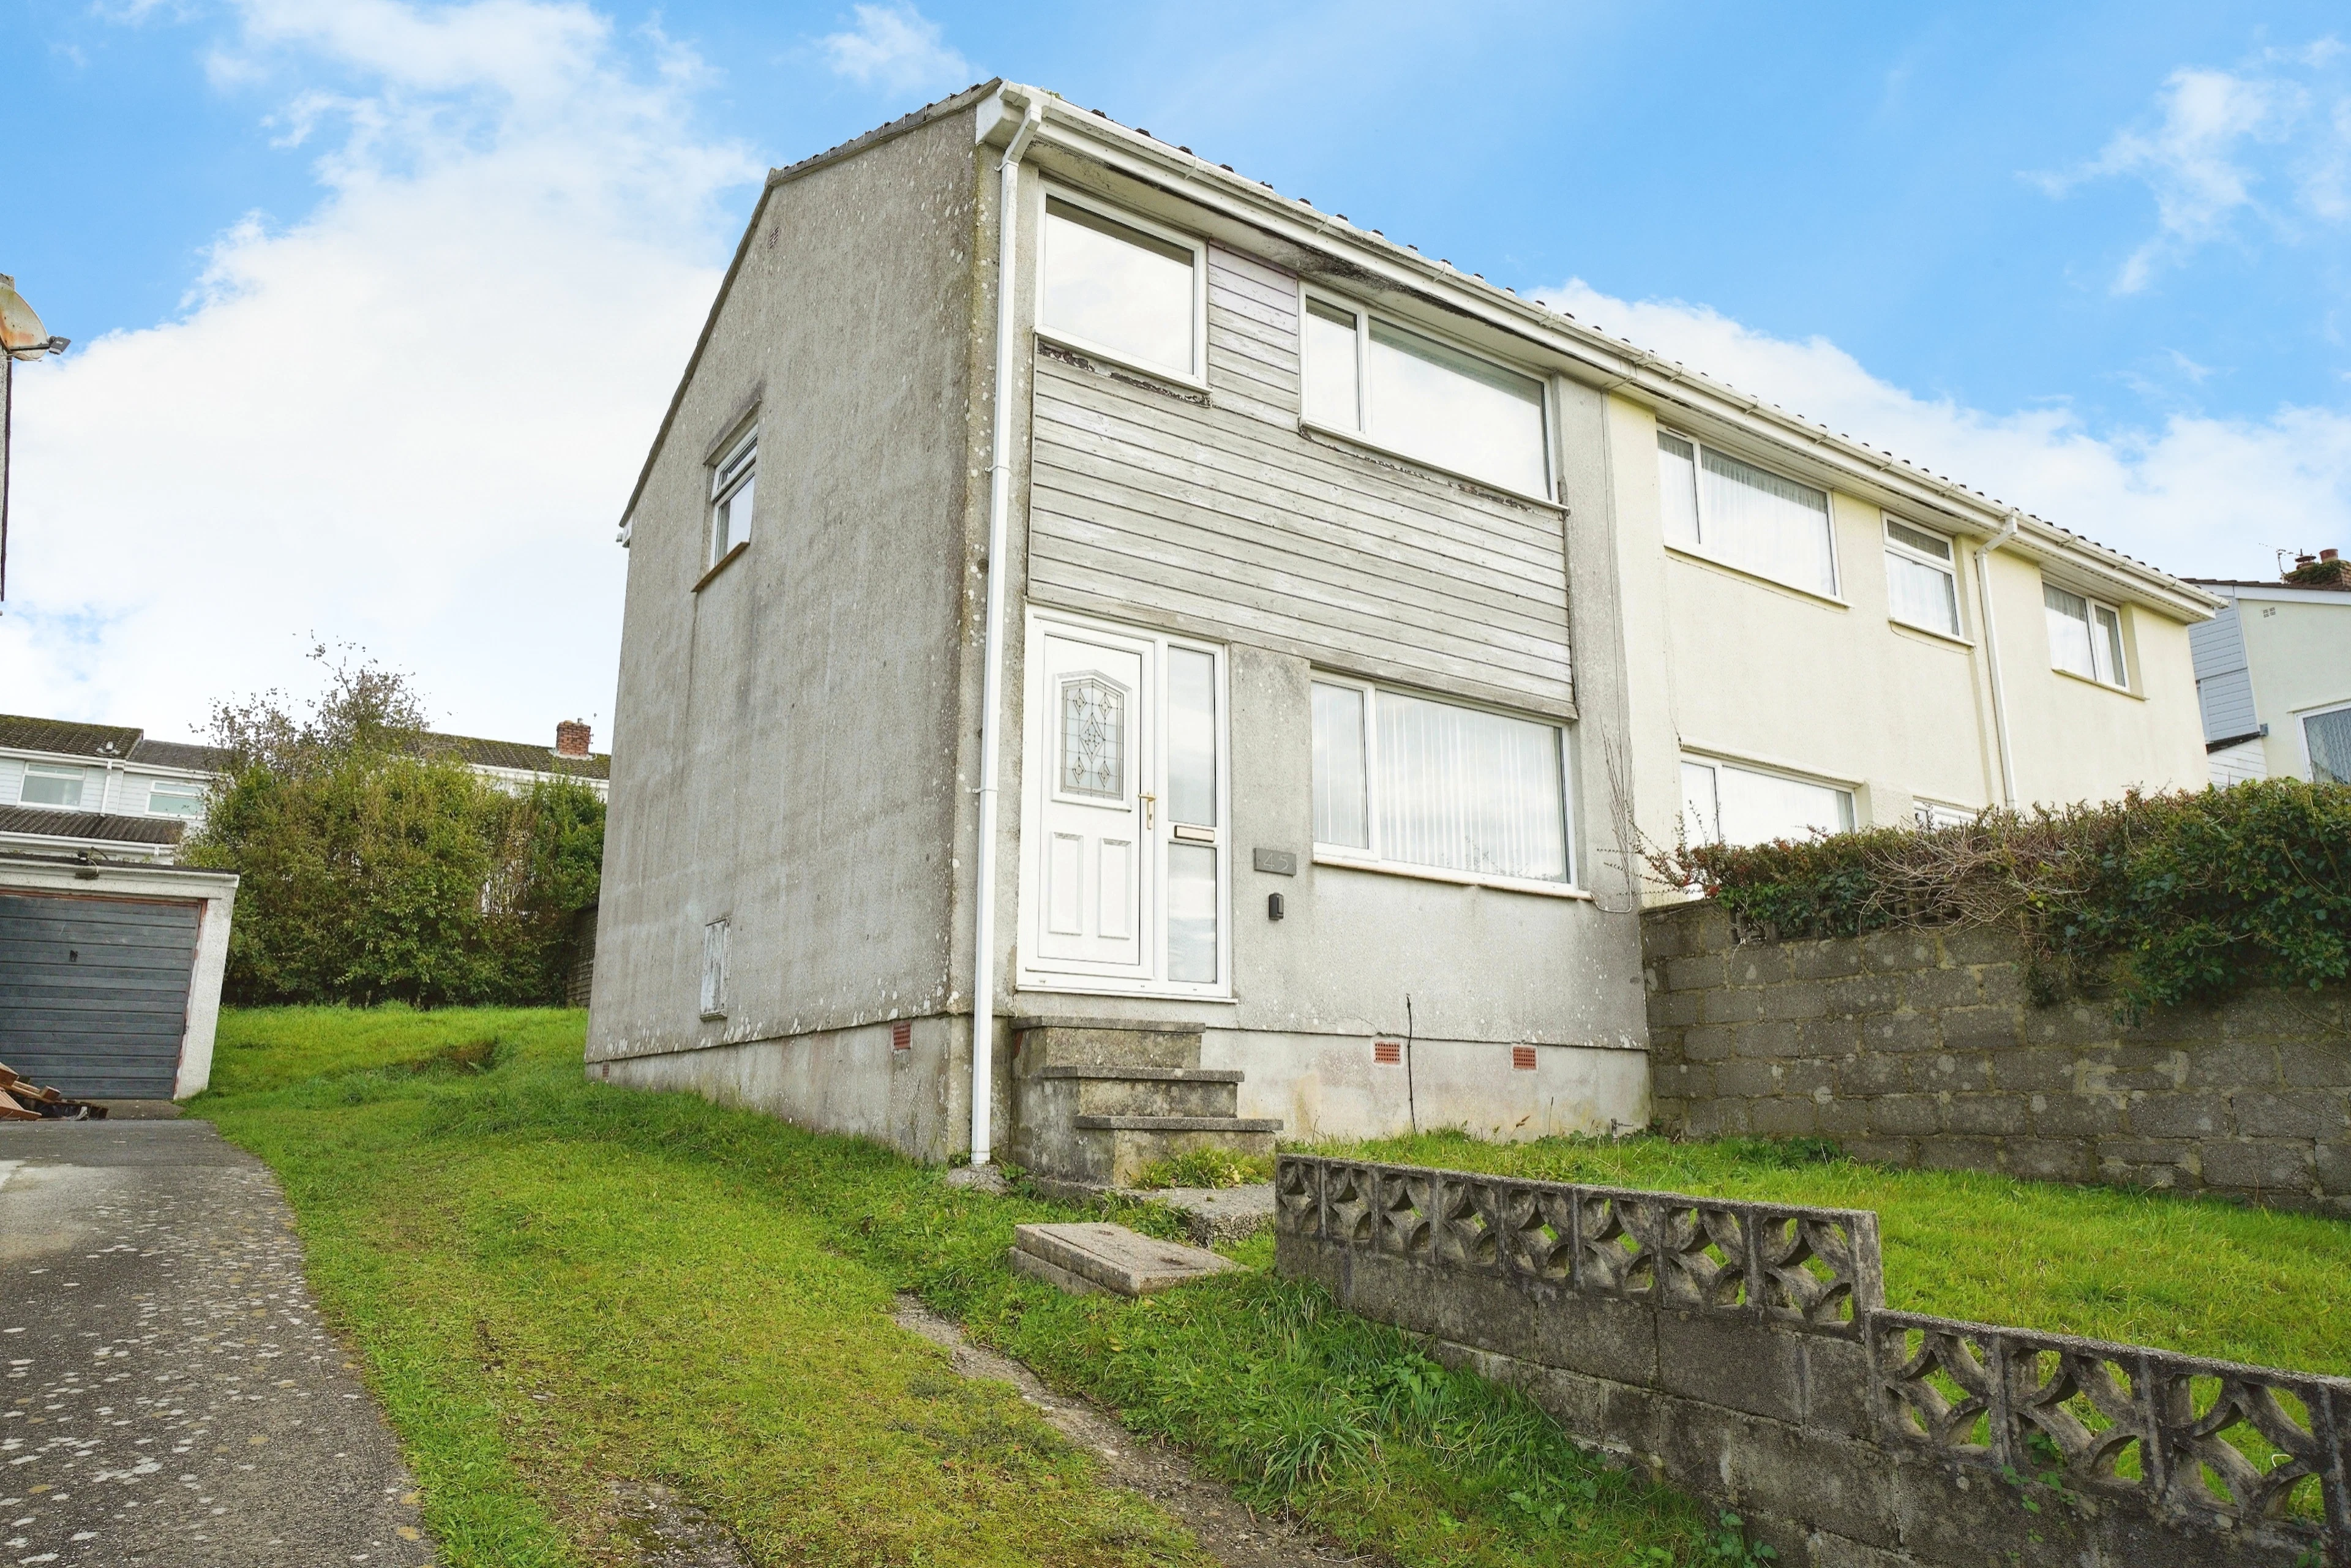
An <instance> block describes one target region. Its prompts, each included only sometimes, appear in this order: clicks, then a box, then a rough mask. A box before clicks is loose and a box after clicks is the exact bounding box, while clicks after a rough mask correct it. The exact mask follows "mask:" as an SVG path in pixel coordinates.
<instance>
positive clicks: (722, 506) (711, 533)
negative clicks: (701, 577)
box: [702, 421, 759, 572]
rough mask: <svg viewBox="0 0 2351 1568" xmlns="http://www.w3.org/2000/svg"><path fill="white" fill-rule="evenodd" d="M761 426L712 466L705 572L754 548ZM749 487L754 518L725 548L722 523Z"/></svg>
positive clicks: (728, 445)
mask: <svg viewBox="0 0 2351 1568" xmlns="http://www.w3.org/2000/svg"><path fill="white" fill-rule="evenodd" d="M758 479H759V426H758V422H757V421H754V422H753V423H750V424H749V425H747V426H746V427H745V428H744V429H743V431H742V432H741V434H737V436H736V437H735V438H734V439H733V440H731V441H729V442H727V443H726V445H725V446H724V447H722V448H720V455H719V456H718V458H717V459H716V461H715V462H713V463H712V464H711V465H710V487H709V495H710V499H709V504H708V505H707V506H706V507H705V508H704V510H703V517H702V568H703V570H704V571H705V572H711V571H716V570H718V569H719V568H720V567H721V566H724V565H725V564H726V562H728V561H730V560H732V559H735V557H737V556H738V555H740V554H742V553H743V551H745V550H747V549H750V548H751V539H752V538H753V534H752V531H751V524H752V523H753V522H755V521H756V520H757V518H758V510H759V504H758ZM747 486H748V487H750V489H751V494H752V501H751V514H750V516H749V517H746V518H745V519H744V532H743V534H742V537H741V538H733V539H731V540H730V542H728V543H727V544H726V545H725V546H724V547H722V546H721V545H720V543H719V539H718V519H719V518H720V517H722V516H730V515H731V514H728V513H727V510H726V508H727V507H728V505H729V503H731V502H732V501H733V500H734V499H735V497H737V496H739V495H741V494H742V493H743V491H744V489H745V488H746V487H747Z"/></svg>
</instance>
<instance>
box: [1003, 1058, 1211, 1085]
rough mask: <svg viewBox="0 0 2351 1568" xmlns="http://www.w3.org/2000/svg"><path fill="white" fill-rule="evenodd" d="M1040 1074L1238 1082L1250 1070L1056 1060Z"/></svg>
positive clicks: (1070, 1076)
mask: <svg viewBox="0 0 2351 1568" xmlns="http://www.w3.org/2000/svg"><path fill="white" fill-rule="evenodd" d="M1037 1076H1038V1077H1040V1078H1092V1079H1106V1080H1110V1081H1113V1082H1119V1081H1124V1082H1134V1083H1240V1082H1246V1081H1247V1080H1248V1078H1249V1074H1248V1073H1246V1072H1244V1071H1241V1070H1240V1069H1239V1068H1238V1067H1113V1066H1107V1065H1102V1064H1099V1063H1095V1062H1088V1061H1065V1062H1057V1063H1055V1064H1054V1065H1052V1066H1050V1067H1044V1068H1040V1069H1039V1070H1038V1072H1037Z"/></svg>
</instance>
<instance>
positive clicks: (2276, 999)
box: [1641, 904, 2351, 1216]
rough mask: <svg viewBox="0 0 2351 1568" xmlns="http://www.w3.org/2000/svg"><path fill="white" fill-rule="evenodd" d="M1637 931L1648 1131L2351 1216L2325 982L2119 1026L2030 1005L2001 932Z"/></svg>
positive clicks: (2346, 1024)
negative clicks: (1814, 936)
mask: <svg viewBox="0 0 2351 1568" xmlns="http://www.w3.org/2000/svg"><path fill="white" fill-rule="evenodd" d="M1641 936H1642V949H1643V958H1644V963H1645V967H1646V974H1647V978H1648V1008H1649V1045H1650V1052H1651V1069H1650V1071H1651V1086H1652V1090H1653V1093H1654V1102H1653V1103H1654V1104H1655V1107H1656V1118H1657V1121H1658V1122H1659V1123H1660V1124H1663V1125H1666V1126H1668V1127H1671V1128H1674V1129H1676V1130H1677V1131H1682V1132H1687V1133H1690V1134H1696V1135H1698V1136H1708V1137H1710V1136H1718V1135H1740V1134H1757V1135H1762V1136H1767V1137H1790V1136H1803V1135H1820V1136H1825V1137H1832V1138H1834V1139H1836V1140H1837V1141H1838V1142H1840V1143H1841V1144H1843V1145H1844V1147H1845V1149H1846V1150H1847V1152H1849V1153H1852V1154H1855V1155H1860V1156H1861V1157H1863V1158H1865V1159H1871V1160H1877V1161H1881V1162H1883V1163H1886V1164H1888V1165H1897V1166H1940V1167H1946V1168H1949V1167H1961V1168H1970V1169H1977V1170H2001V1171H2007V1172H2010V1173H2011V1174H2013V1175H2016V1176H2034V1177H2041V1178H2044V1179H2057V1180H2064V1181H2082V1182H2090V1181H2097V1182H2113V1183H2118V1184H2125V1185H2130V1186H2149V1187H2158V1188H2165V1189H2168V1190H2172V1191H2179V1192H2208V1193H2212V1194H2215V1195H2218V1196H2222V1197H2234V1198H2244V1199H2251V1200H2253V1201H2256V1202H2260V1203H2264V1204H2268V1205H2271V1206H2273V1207H2293V1208H2307V1209H2315V1210H2317V1211H2319V1212H2322V1213H2331V1214H2338V1215H2345V1216H2351V993H2346V991H2344V990H2343V988H2330V989H2327V990H2323V991H2257V992H2253V993H2250V994H2248V995H2246V996H2243V997H2240V998H2236V999H2234V1000H2231V1001H2229V1002H2225V1003H2222V1004H2221V1005H2220V1006H2218V1007H2210V1008H2174V1009H2165V1010H2164V1011H2163V1012H2161V1013H2159V1014H2158V1015H2157V1016H2156V1017H2155V1018H2152V1019H2148V1020H2147V1022H2146V1023H2144V1024H2141V1025H2138V1026H2137V1027H2134V1028H2127V1029H2126V1028H2125V1027H2123V1026H2121V1025H2120V1024H2118V1023H2116V1021H2115V1018H2114V1015H2113V1012H2112V1010H2111V1009H2109V1008H2107V1007H2106V1006H2105V1005H2104V1004H2103V1003H2097V1002H2081V1001H2069V1002H2064V1003H2061V1004H2059V1005H2057V1006H2054V1007H2035V1006H2033V1005H2032V1002H2031V1000H2030V999H2029V998H2028V996H2027V994H2026V988H2025V982H2024V964H2023V959H2022V955H2021V954H2020V953H2019V951H2018V949H2017V946H2016V941H2015V938H2014V937H2013V936H2011V935H2010V934H2008V933H2006V932H2003V931H1998V930H1991V929H1986V928H1981V927H1978V928H1970V929H1958V928H1954V929H1950V930H1944V931H1880V932H1875V933H1873V934H1871V935H1870V936H1864V937H1858V938H1853V937H1847V938H1841V939H1836V940H1832V941H1805V942H1776V941H1764V940H1748V941H1741V940H1740V933H1739V932H1738V931H1736V930H1734V929H1733V926H1732V924H1731V921H1730V917H1729V915H1728V914H1727V913H1726V912H1725V911H1723V910H1722V909H1721V908H1719V907H1718V906H1715V905H1711V904H1689V905H1684V906H1681V907H1678V908H1672V909H1666V910H1658V911H1652V912H1651V913H1649V914H1647V915H1644V916H1643V917H1642V922H1641Z"/></svg>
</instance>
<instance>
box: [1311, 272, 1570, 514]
mask: <svg viewBox="0 0 2351 1568" xmlns="http://www.w3.org/2000/svg"><path fill="white" fill-rule="evenodd" d="M1304 403H1305V413H1306V418H1307V421H1308V423H1312V424H1319V425H1322V426H1324V427H1326V428H1328V429H1332V430H1343V431H1352V432H1353V433H1354V434H1358V435H1361V436H1363V437H1364V438H1365V439H1366V440H1369V441H1373V442H1375V443H1377V444H1380V445H1382V446H1384V447H1387V448H1389V449H1390V450H1392V451H1395V452H1397V453H1400V454H1402V455H1405V456H1406V457H1417V458H1419V459H1420V460H1421V461H1423V462H1425V463H1432V464H1435V465H1437V466H1438V467H1440V468H1448V469H1451V470H1452V471H1453V472H1454V473H1457V474H1462V475H1466V476H1468V477H1470V478H1472V479H1483V480H1485V481H1487V482H1488V483H1489V484H1493V485H1499V486H1502V487H1503V488H1504V489H1508V490H1515V491H1517V492H1519V493H1520V495H1524V496H1541V497H1549V496H1550V495H1551V462H1550V457H1549V444H1548V443H1547V442H1546V441H1545V440H1544V438H1543V428H1544V427H1543V384H1542V382H1540V381H1537V380H1536V379H1535V378H1534V377H1532V376H1527V375H1521V374H1520V373H1519V372H1518V371H1513V370H1509V369H1506V368H1504V367H1503V366H1501V365H1498V364H1496V363H1494V362H1493V361H1490V360H1486V359H1480V358H1479V356H1477V355H1475V354H1469V353H1465V352H1463V351H1462V350H1459V349H1456V348H1452V347H1450V346H1449V345H1447V344H1444V343H1440V342H1437V340H1435V339H1433V338H1425V337H1423V336H1421V335H1420V334H1419V333H1417V332H1410V331H1406V330H1405V329H1403V328H1401V327H1395V326H1391V325H1390V324H1389V323H1387V322H1385V321H1383V320H1380V319H1377V318H1376V317H1374V316H1372V315H1370V314H1368V313H1366V312H1364V311H1362V310H1358V309H1356V308H1354V307H1353V306H1351V305H1341V304H1336V303H1333V302H1332V301H1330V300H1327V299H1309V300H1308V301H1307V302H1306V368H1305V397H1304Z"/></svg>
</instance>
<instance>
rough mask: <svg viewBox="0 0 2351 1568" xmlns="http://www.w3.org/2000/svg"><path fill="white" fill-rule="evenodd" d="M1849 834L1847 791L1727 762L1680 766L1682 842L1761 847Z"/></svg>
mask: <svg viewBox="0 0 2351 1568" xmlns="http://www.w3.org/2000/svg"><path fill="white" fill-rule="evenodd" d="M1851 831H1853V791H1852V790H1850V789H1836V788H1834V787H1833V786H1831V785H1827V784H1814V783H1813V782H1811V781H1810V780H1808V779H1791V778H1789V777H1787V776H1786V775H1785V774H1781V773H1765V772H1762V771H1761V770H1760V769H1757V768H1738V767H1733V766H1732V765H1731V764H1729V763H1728V762H1698V761H1692V760H1688V759H1685V760H1684V761H1683V763H1682V836H1683V838H1684V839H1685V840H1686V841H1688V842H1690V843H1727V844H1761V843H1768V842H1770V841H1772V840H1774V839H1794V840H1798V841H1802V840H1805V839H1809V838H1812V837H1813V835H1814V834H1816V833H1848V832H1851Z"/></svg>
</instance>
